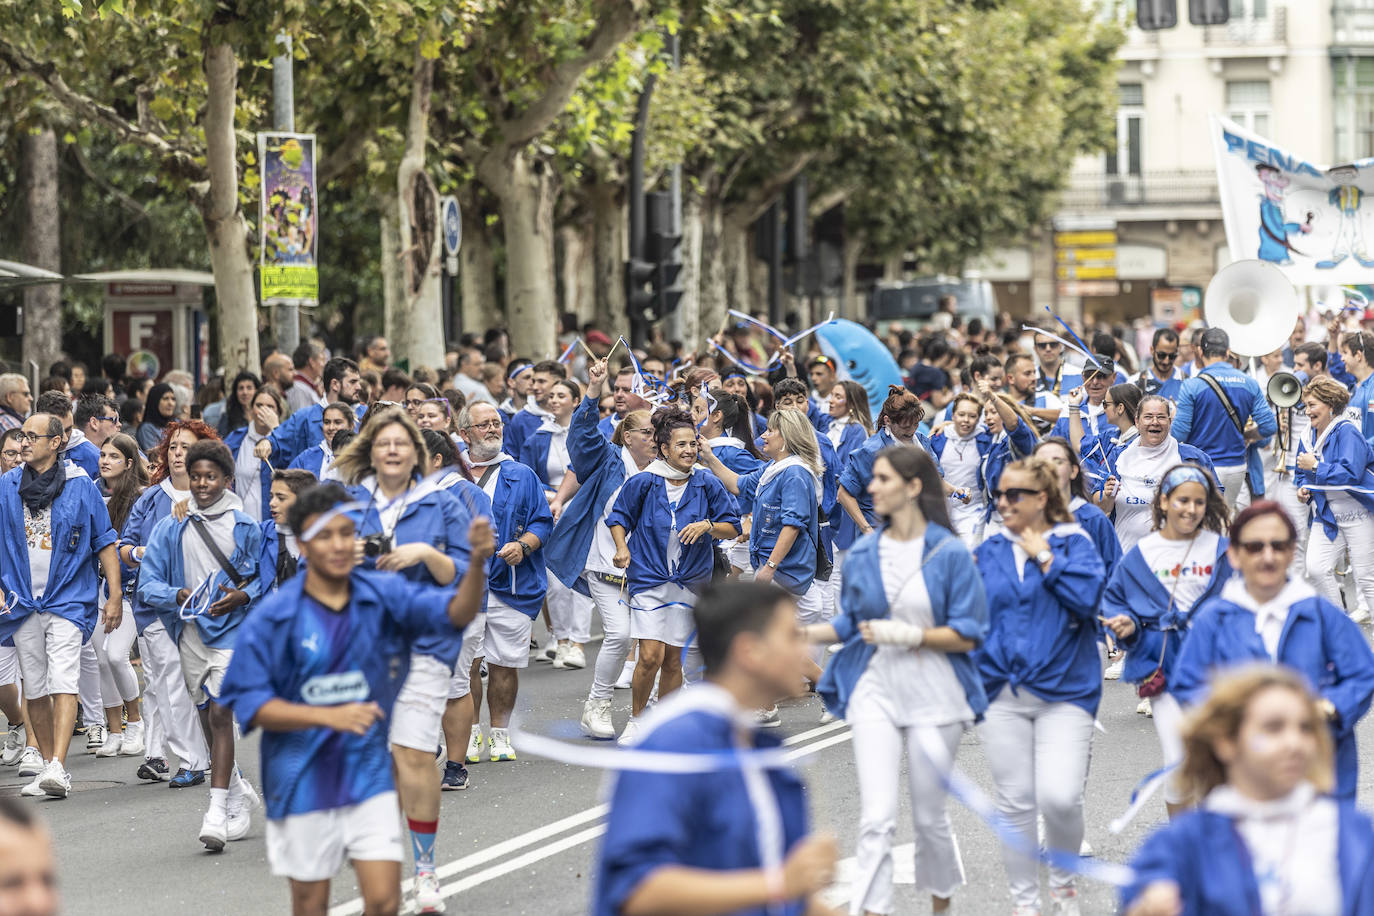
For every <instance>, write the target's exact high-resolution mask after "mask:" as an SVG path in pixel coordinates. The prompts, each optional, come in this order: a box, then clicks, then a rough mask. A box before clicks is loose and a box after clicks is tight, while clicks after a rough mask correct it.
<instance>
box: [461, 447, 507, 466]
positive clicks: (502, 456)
mask: <svg viewBox="0 0 1374 916" xmlns="http://www.w3.org/2000/svg"><path fill="white" fill-rule="evenodd" d="M471 454H472V451H471V450H468V451H466V452H464V453H463V455H464V458H465V459H466V460H467V463H468V467H470V468H486V467H491V466H492V465H493V464H500V463H501V462H503V461H514V460H515V459H514V458H512V457H511V456H510V455H507V454H506V453H505V452H497V453H496V457H494V458H488V459H487V460H486V461H473V460H472V459H471V458H467V456H469V455H471Z"/></svg>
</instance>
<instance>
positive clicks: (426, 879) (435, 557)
mask: <svg viewBox="0 0 1374 916" xmlns="http://www.w3.org/2000/svg"><path fill="white" fill-rule="evenodd" d="M334 464H335V466H336V467H337V469H338V471H339V476H340V478H341V479H342V481H343V482H344V483H345V484H347V485H349V486H350V487H351V489H350V491H349V494H350V495H351V496H352V497H353V499H354V500H356V501H358V502H361V503H364V504H365V505H366V508H365V510H364V511H363V514H362V517H361V520H360V521H359V522H358V526H357V529H358V542H357V550H356V553H357V560H358V562H359V564H361V565H362V566H364V567H375V568H377V569H380V570H384V571H387V572H399V573H401V574H402V575H404V576H405V577H406V578H407V579H410V580H411V581H414V582H416V583H419V584H423V585H449V584H451V583H452V582H453V581H454V580H455V579H456V578H457V577H459V576H461V575H462V573H463V570H465V569H466V568H467V565H468V563H469V557H468V544H467V537H466V532H467V527H468V523H469V522H470V521H471V516H470V514H469V511H468V509H467V507H466V506H465V505H464V504H463V503H462V502H460V501H459V500H458V499H456V498H455V497H454V496H452V495H451V494H450V493H448V492H447V491H446V490H444V489H442V488H440V487H439V486H438V484H437V482H436V481H434V480H432V479H423V480H422V479H421V475H422V474H423V473H425V472H426V470H427V469H428V466H429V455H428V453H427V451H426V449H425V444H424V438H423V436H422V435H421V433H420V430H419V428H418V427H417V426H416V425H415V424H414V422H413V421H412V420H411V419H410V417H409V415H408V414H407V413H406V412H405V411H404V410H403V409H399V408H396V407H387V408H383V409H381V410H380V411H377V412H375V413H373V414H372V416H371V419H369V420H368V421H367V422H366V423H365V424H364V425H363V428H362V431H361V432H360V433H359V434H358V436H357V438H355V439H354V440H353V441H352V442H350V443H348V445H347V446H346V447H345V448H344V450H343V451H342V452H340V453H339V455H338V457H337V458H335V460H334ZM462 642H463V640H462V634H461V633H457V632H447V631H445V632H442V633H435V634H433V635H431V636H429V637H427V638H424V639H420V640H417V641H416V643H415V644H414V646H413V647H412V649H413V651H412V654H411V658H410V664H409V674H408V675H407V676H406V680H405V684H404V686H403V687H402V688H401V692H400V694H399V695H398V696H397V697H396V709H395V711H394V713H393V714H392V716H391V722H390V732H391V735H390V740H391V747H392V751H391V753H392V757H393V758H394V760H395V762H396V781H397V791H398V792H399V793H400V797H401V805H402V808H403V810H404V811H405V815H406V820H407V822H408V824H409V828H410V834H411V843H412V846H413V847H414V851H415V877H416V885H415V887H416V895H417V899H419V900H421V901H422V902H424V903H425V905H427V906H428V905H433V901H436V900H439V899H440V895H439V881H438V878H437V877H435V874H434V839H435V834H436V833H437V832H438V822H439V798H440V786H439V780H438V779H437V778H436V777H435V773H434V750H435V748H437V747H439V738H440V734H441V732H442V721H443V716H444V707H445V704H446V702H447V700H448V693H449V682H450V681H451V680H452V679H453V671H454V665H455V663H456V662H457V660H458V655H459V653H460V651H461V650H462Z"/></svg>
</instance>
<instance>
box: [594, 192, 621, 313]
mask: <svg viewBox="0 0 1374 916" xmlns="http://www.w3.org/2000/svg"><path fill="white" fill-rule="evenodd" d="M588 198H589V200H590V202H591V210H592V261H593V267H592V270H593V273H594V275H595V282H596V289H595V292H594V300H595V303H596V311H595V317H594V320H595V321H596V324H597V326H598V327H599V328H601V330H603V331H605V332H606V333H607V335H609V336H610V337H612V338H614V337H615V336H616V335H617V334H619V333H620V332H622V331H628V330H629V328H630V320H629V317H628V316H627V315H626V314H625V259H626V257H627V255H628V251H627V249H626V232H625V223H626V213H625V205H624V201H623V200H622V199H621V188H620V187H619V186H617V185H613V184H604V183H598V184H595V185H592V187H591V188H590V189H589V190H588Z"/></svg>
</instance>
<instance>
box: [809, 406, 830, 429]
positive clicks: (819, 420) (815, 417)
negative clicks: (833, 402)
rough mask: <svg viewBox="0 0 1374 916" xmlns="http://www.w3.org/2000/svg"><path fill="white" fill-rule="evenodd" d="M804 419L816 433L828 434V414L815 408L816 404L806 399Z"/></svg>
mask: <svg viewBox="0 0 1374 916" xmlns="http://www.w3.org/2000/svg"><path fill="white" fill-rule="evenodd" d="M806 419H807V420H808V421H810V423H811V426H812V427H813V428H814V429H815V430H816V432H818V433H828V432H830V414H829V413H827V412H825V411H823V410H821V409H820V408H819V407H817V406H816V402H815V401H813V400H811V399H810V398H807V399H806Z"/></svg>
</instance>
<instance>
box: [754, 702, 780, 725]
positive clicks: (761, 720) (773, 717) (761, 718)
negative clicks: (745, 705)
mask: <svg viewBox="0 0 1374 916" xmlns="http://www.w3.org/2000/svg"><path fill="white" fill-rule="evenodd" d="M754 722H755V724H757V725H758V727H759V728H777V727H778V726H779V725H782V716H781V715H779V714H778V707H777V706H770V707H768V708H767V709H760V710H759V711H758V712H756V713H754Z"/></svg>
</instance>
